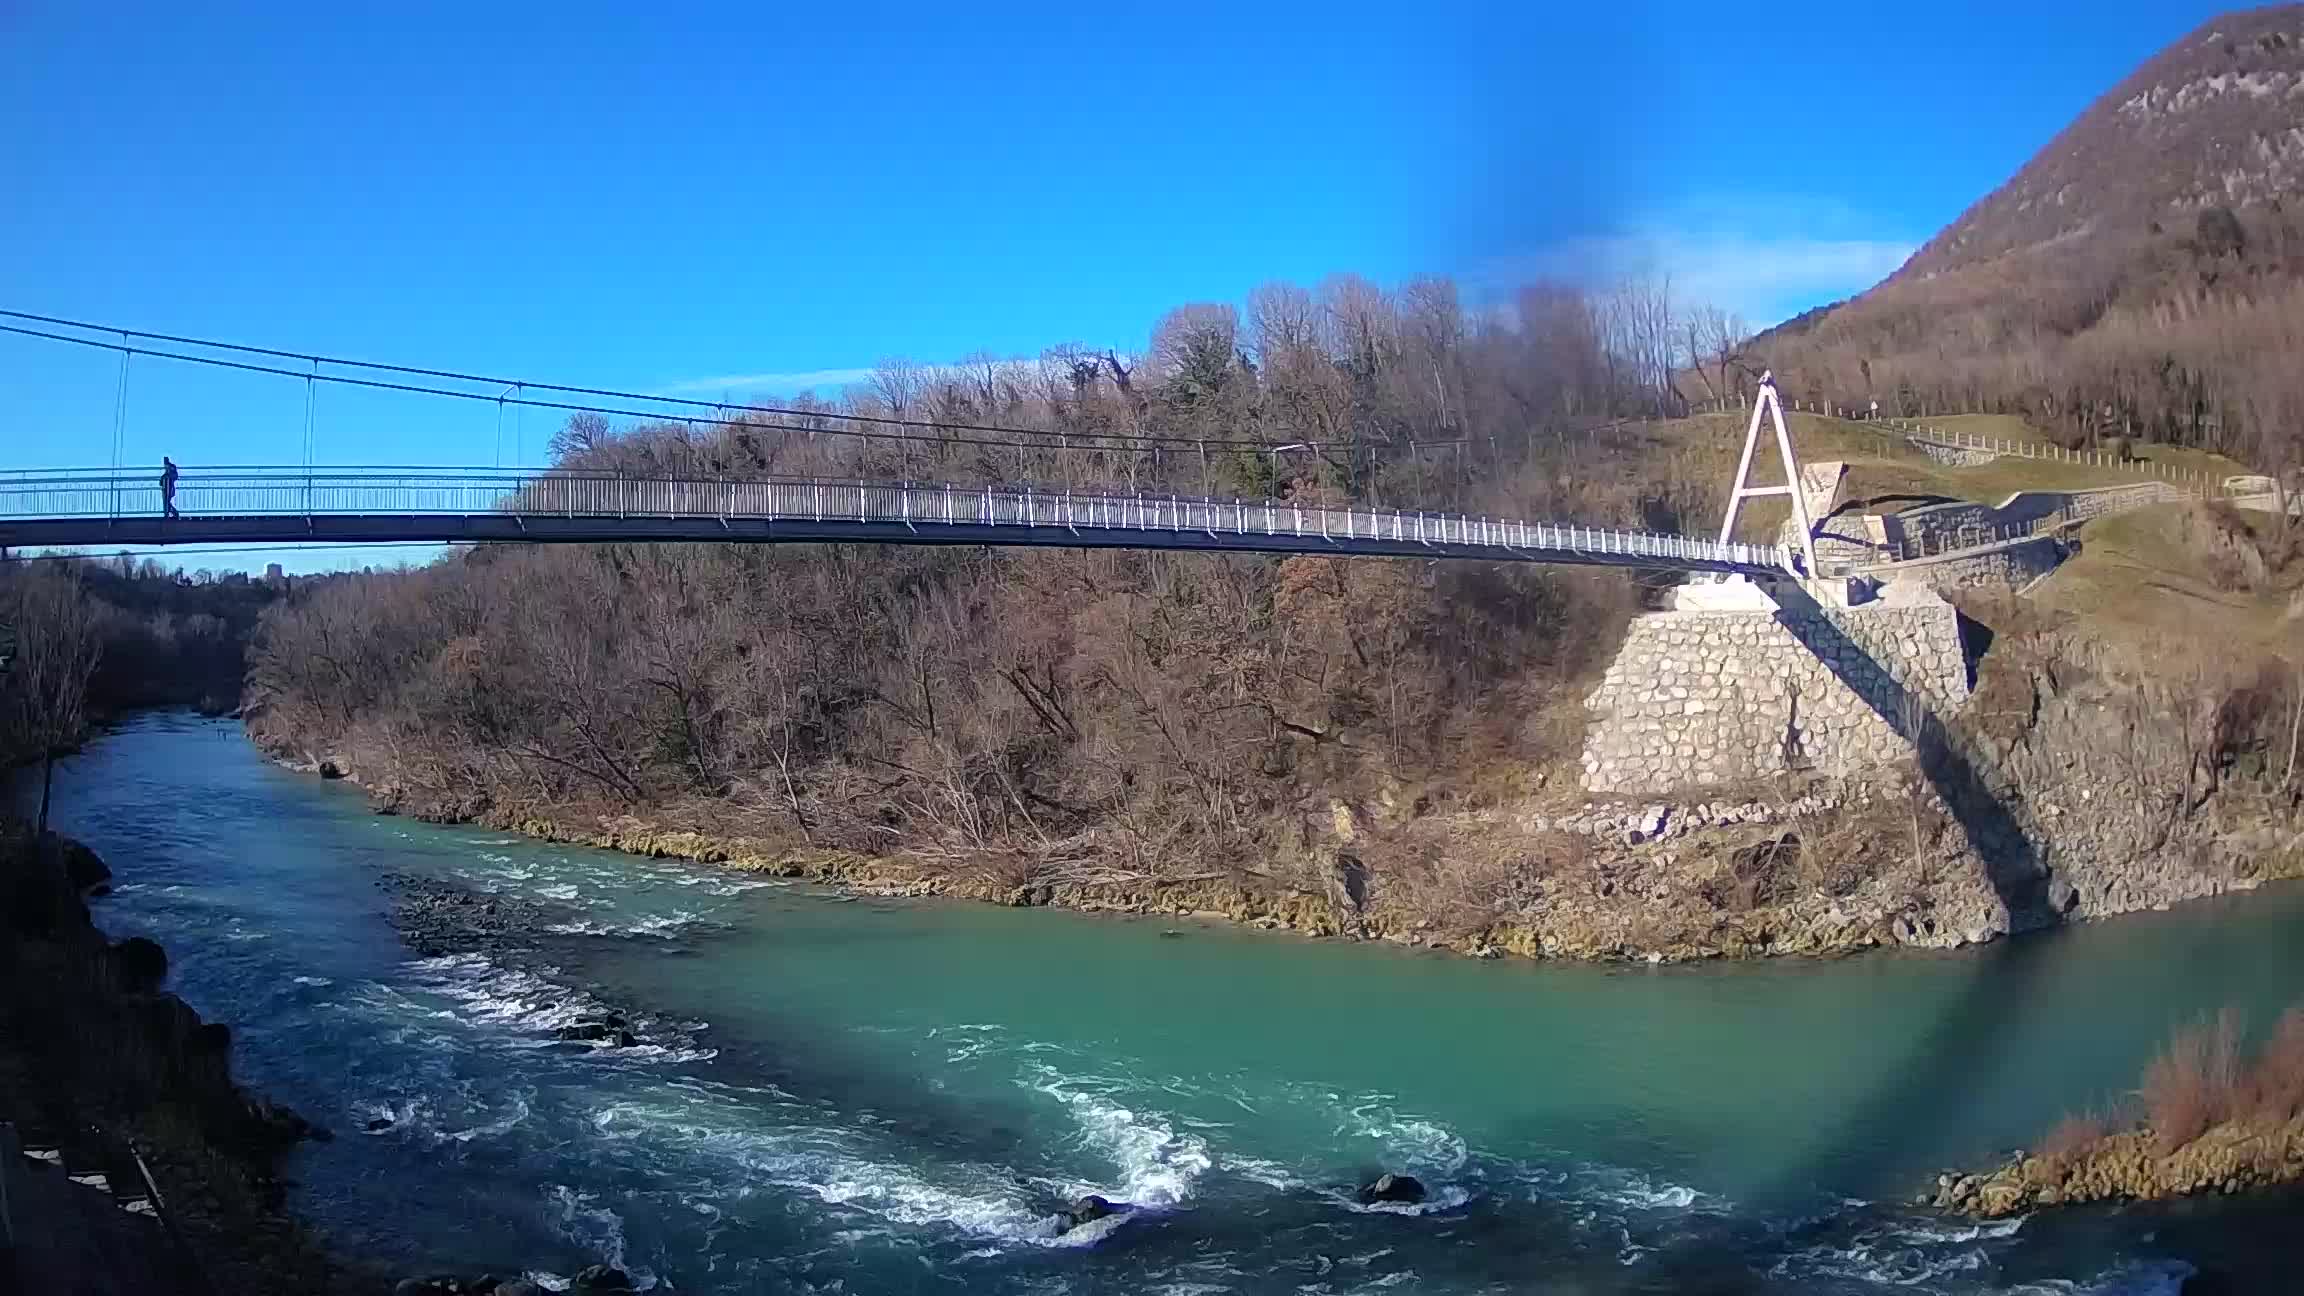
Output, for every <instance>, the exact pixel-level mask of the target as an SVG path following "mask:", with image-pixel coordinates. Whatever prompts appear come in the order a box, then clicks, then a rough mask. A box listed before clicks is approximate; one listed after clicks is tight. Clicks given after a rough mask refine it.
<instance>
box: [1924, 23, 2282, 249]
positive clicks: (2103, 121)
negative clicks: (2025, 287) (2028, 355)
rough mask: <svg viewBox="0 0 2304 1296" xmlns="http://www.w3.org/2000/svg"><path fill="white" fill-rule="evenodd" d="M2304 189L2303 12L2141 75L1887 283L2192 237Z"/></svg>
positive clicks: (2192, 42) (2160, 61) (2225, 28)
mask: <svg viewBox="0 0 2304 1296" xmlns="http://www.w3.org/2000/svg"><path fill="white" fill-rule="evenodd" d="M2299 184H2304V5H2281V6H2277V7H2273V8H2268V9H2257V10H2252V11H2248V12H2243V13H2234V14H2227V15H2225V16H2223V17H2220V18H2217V19H2215V20H2214V21H2212V22H2209V23H2207V24H2205V25H2204V26H2202V27H2201V28H2199V29H2198V30H2196V31H2194V32H2192V33H2191V34H2190V35H2188V36H2186V37H2184V38H2183V39H2182V40H2180V41H2178V42H2176V43H2175V44H2174V45H2171V46H2169V47H2168V48H2167V49H2165V50H2162V51H2161V52H2160V53H2159V54H2158V55H2155V56H2154V57H2153V58H2152V59H2150V60H2149V61H2147V62H2146V63H2145V64H2144V65H2143V66H2141V67H2139V68H2137V69H2136V71H2135V72H2133V73H2131V74H2130V75H2129V76H2128V78H2127V79H2126V80H2123V81H2121V82H2120V83H2119V84H2118V85H2116V86H2114V87H2113V88H2112V89H2111V90H2109V91H2107V92H2106V93H2105V94H2104V95H2103V97H2101V98H2099V99H2098V100H2097V101H2096V102H2095V103H2094V104H2092V105H2090V106H2089V108H2088V110H2087V111H2086V112H2084V113H2082V114H2081V115H2080V116H2079V117H2078V118H2077V119H2076V120H2074V121H2073V123H2072V124H2071V125H2070V126H2067V127H2065V128H2064V130H2063V131H2062V132H2060V133H2059V134H2058V135H2057V136H2056V138H2055V139H2053V140H2051V141H2049V143H2048V146H2047V147H2046V148H2043V149H2042V150H2040V152H2039V154H2038V155H2037V156H2035V157H2034V158H2033V159H2032V160H2031V161H2030V162H2028V163H2026V164H2025V166H2024V168H2023V170H2021V171H2018V172H2017V173H2016V175H2015V176H2014V177H2013V178H2012V179H2010V180H2009V181H2008V183H2006V184H2004V185H2002V186H2000V187H1999V188H1998V189H1996V190H1994V191H1992V192H1991V193H1990V194H1988V195H1986V196H1985V197H1984V198H1983V199H1982V200H1980V201H1979V202H1977V203H1976V205H1974V206H1973V207H1970V208H1969V209H1968V210H1967V211H1966V212H1965V213H1963V214H1962V215H1961V217H1960V219H1958V220H1956V221H1954V222H1953V223H1952V224H1951V225H1949V226H1947V227H1945V229H1944V230H1943V232H1941V233H1939V234H1938V235H1936V237H1934V238H1932V239H1930V240H1929V241H1928V242H1927V244H1926V245H1925V246H1923V247H1922V248H1921V249H1920V251H1919V252H1918V253H1917V254H1915V255H1914V256H1913V257H1912V259H1911V260H1910V261H1909V262H1907V263H1906V264H1905V266H1904V268H1903V269H1902V270H1899V271H1898V272H1897V273H1896V274H1895V275H1894V276H1893V277H1892V278H1891V279H1890V281H1889V282H1891V283H1896V282H1901V281H1906V280H1912V279H1928V278H1932V277H1934V276H1937V275H1940V274H1944V273H1946V272H1949V271H1955V270H1959V269H1961V268H1963V267H1967V266H1974V265H1979V264H1982V263H1984V262H1988V261H1990V260H1992V259H1993V258H1995V257H1999V256H2003V255H2006V254H2009V253H2020V252H2025V251H2028V250H2031V249H2035V248H2039V247H2043V246H2045V245H2048V244H2052V243H2056V242H2059V241H2064V240H2076V239H2092V238H2120V237H2122V236H2130V235H2137V234H2146V233H2149V232H2151V230H2152V227H2153V225H2154V224H2155V223H2157V224H2159V225H2160V226H2161V227H2162V228H2163V229H2168V228H2185V227H2190V226H2192V225H2193V224H2194V223H2195V222H2196V219H2197V217H2198V216H2199V214H2200V213H2202V212H2204V211H2208V210H2211V209H2213V208H2218V207H2226V208H2241V207H2247V206H2252V205H2256V204H2268V203H2272V202H2276V201H2277V200H2278V199H2279V198H2280V197H2281V196H2282V195H2283V194H2293V193H2295V192H2296V191H2297V188H2298V186H2299Z"/></svg>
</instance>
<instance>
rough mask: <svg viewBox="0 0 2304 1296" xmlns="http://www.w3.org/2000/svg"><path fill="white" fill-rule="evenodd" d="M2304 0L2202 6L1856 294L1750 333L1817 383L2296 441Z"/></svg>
mask: <svg viewBox="0 0 2304 1296" xmlns="http://www.w3.org/2000/svg"><path fill="white" fill-rule="evenodd" d="M2300 178H2304V5H2283V6H2278V7H2275V8H2269V9H2259V10H2253V11H2248V12H2244V13H2235V14H2230V15H2226V16H2224V17H2221V18H2218V19H2216V20H2214V21H2212V22H2209V23H2207V24H2205V25H2203V26H2202V27H2200V28H2199V29H2198V30H2196V31H2194V32H2192V33H2191V34H2189V35H2187V36H2185V37H2184V38H2183V39H2181V40H2179V41H2177V42H2176V43H2175V44H2173V45H2171V46H2169V47H2168V48H2167V49H2166V50H2164V51H2162V52H2161V53H2160V54H2158V55H2156V56H2155V57H2153V58H2152V59H2151V60H2149V61H2147V62H2146V63H2145V64H2144V65H2143V66H2141V67H2139V68H2138V69H2136V71H2135V72H2133V73H2132V74H2130V75H2129V76H2128V77H2127V78H2125V79H2124V80H2122V81H2121V82H2119V84H2117V85H2115V86H2114V87H2112V89H2110V90H2109V91H2108V92H2106V93H2105V94H2104V95H2103V96H2102V97H2101V98H2100V99H2098V100H2097V101H2096V102H2095V103H2094V104H2093V105H2092V106H2090V107H2089V108H2088V109H2087V111H2085V112H2083V113H2082V114H2081V115H2080V116H2079V117H2078V118H2077V119H2076V120H2074V121H2073V122H2072V124H2071V125H2070V126H2068V127H2066V128H2065V129H2064V130H2063V131H2062V132H2060V133H2059V134H2058V135H2057V136H2056V137H2055V138H2054V139H2052V140H2050V141H2049V142H2048V143H2047V145H2046V146H2045V147H2044V148H2042V149H2041V151H2040V152H2039V154H2038V155H2037V156H2035V157H2034V158H2033V159H2032V160H2031V161H2030V162H2028V163H2027V164H2026V165H2025V166H2024V167H2023V168H2022V169H2021V170H2020V171H2018V172H2017V174H2016V175H2015V176H2014V177H2013V178H2012V179H2010V180H2009V181H2008V182H2007V183H2006V184H2004V185H2002V186H2000V187H1999V188H1998V189H1996V190H1994V191H1993V192H1992V193H1990V194H1988V195H1986V196H1985V197H1984V198H1982V199H1981V200H1980V201H1978V202H1977V203H1976V204H1975V205H1974V206H1972V207H1970V208H1969V209H1968V210H1967V211H1966V212H1965V213H1963V214H1962V215H1961V216H1960V217H1959V219H1957V220H1955V221H1953V222H1952V223H1951V224H1950V225H1948V226H1946V227H1945V229H1944V230H1943V231H1942V232H1941V233H1939V234H1937V235H1936V236H1935V237H1934V238H1932V239H1930V240H1929V241H1928V242H1927V243H1926V244H1925V245H1924V246H1923V247H1922V248H1921V249H1920V251H1919V252H1918V253H1916V254H1915V255H1914V256H1913V257H1912V258H1911V260H1910V261H1909V262H1907V263H1906V264H1905V265H1904V266H1903V268H1901V269H1900V270H1898V271H1897V272H1896V273H1895V274H1894V275H1891V276H1890V277H1889V278H1888V279H1887V280H1886V281H1884V282H1882V283H1881V284H1880V285H1878V286H1877V287H1875V288H1873V289H1871V290H1870V291H1868V292H1866V293H1863V294H1861V295H1859V296H1857V297H1855V298H1853V299H1851V300H1850V301H1847V302H1844V303H1840V304H1837V305H1835V306H1830V307H1825V308H1820V309H1818V310H1815V311H1811V312H1809V313H1807V314H1805V315H1802V316H1800V317H1799V318H1797V319H1794V320H1792V321H1789V322H1787V323H1785V324H1783V325H1780V326H1779V327H1777V328H1775V329H1773V330H1770V331H1769V332H1768V333H1765V334H1763V335H1761V337H1760V338H1759V339H1757V341H1756V343H1755V345H1754V347H1753V348H1752V351H1753V353H1754V355H1753V356H1752V357H1751V358H1753V359H1755V360H1757V361H1758V363H1759V364H1765V365H1769V366H1772V367H1773V368H1774V369H1775V370H1776V372H1777V373H1778V374H1779V375H1782V376H1783V377H1784V379H1785V381H1786V383H1787V385H1788V389H1789V390H1790V391H1792V392H1793V393H1794V394H1796V395H1800V396H1805V397H1808V398H1811V399H1820V400H1832V401H1838V402H1844V403H1847V404H1851V405H1862V404H1865V403H1866V402H1868V401H1871V400H1878V401H1879V402H1880V405H1881V407H1882V409H1883V410H1884V411H1886V412H1891V413H1897V414H1903V415H1918V414H1923V413H1944V412H1948V411H1972V412H1973V411H1983V412H1993V413H2012V414H2022V415H2024V416H2025V417H2027V418H2028V419H2031V420H2032V421H2034V422H2036V423H2038V424H2039V425H2040V426H2042V427H2044V428H2049V429H2053V430H2054V431H2055V432H2056V434H2057V435H2058V436H2059V437H2060V439H2062V440H2063V441H2064V442H2065V443H2066V444H2068V445H2070V444H2078V443H2080V442H2082V441H2093V440H2095V439H2097V438H2100V437H2103V436H2113V435H2119V436H2140V437H2146V438H2150V439H2154V440H2165V441H2170V442H2175V443H2178V444H2185V445H2197V446H2203V447H2206V448H2209V449H2214V450H2221V451H2224V452H2227V453H2231V454H2234V455H2236V456H2237V457H2241V458H2244V459H2248V460H2250V461H2251V462H2255V463H2258V464H2261V465H2263V466H2266V467H2275V468H2276V467H2280V466H2283V465H2285V464H2288V463H2290V462H2291V461H2294V460H2296V459H2298V458H2299V457H2300V456H2299V452H2298V444H2299V443H2298V441H2297V439H2296V437H2295V436H2294V432H2293V429H2294V428H2296V427H2297V426H2299V424H2300V423H2304V379H2300V378H2299V376H2298V373H2297V366H2295V365H2294V363H2293V362H2292V359H2291V358H2292V357H2293V355H2294V354H2295V350H2296V347H2297V346H2298V344H2299V342H2300V340H2304V338H2300V334H2304V208H2299V207H2298V205H2297V204H2296V203H2295V202H2293V201H2291V200H2287V199H2286V197H2285V196H2286V195H2289V194H2292V193H2293V192H2294V191H2295V190H2296V189H2297V186H2298V181H2299V179H2300Z"/></svg>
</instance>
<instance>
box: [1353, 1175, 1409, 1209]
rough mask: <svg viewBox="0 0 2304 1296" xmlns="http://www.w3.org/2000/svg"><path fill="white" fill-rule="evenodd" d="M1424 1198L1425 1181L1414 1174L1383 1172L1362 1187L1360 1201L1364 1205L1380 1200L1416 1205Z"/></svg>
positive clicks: (1373, 1203) (1370, 1204)
mask: <svg viewBox="0 0 2304 1296" xmlns="http://www.w3.org/2000/svg"><path fill="white" fill-rule="evenodd" d="M1423 1200H1424V1182H1423V1181H1422V1180H1420V1179H1418V1178H1417V1177H1416V1176H1414V1175H1404V1174H1381V1175H1378V1176H1376V1178H1375V1179H1374V1180H1372V1181H1371V1182H1369V1183H1368V1184H1367V1185H1366V1186H1364V1187H1362V1188H1361V1189H1360V1202H1361V1204H1362V1205H1364V1206H1373V1205H1375V1204H1376V1203H1378V1202H1399V1203H1401V1204H1404V1205H1414V1204H1415V1203H1417V1202H1420V1201H1423Z"/></svg>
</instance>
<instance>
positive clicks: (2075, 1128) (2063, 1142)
mask: <svg viewBox="0 0 2304 1296" xmlns="http://www.w3.org/2000/svg"><path fill="white" fill-rule="evenodd" d="M2110 1132H2111V1127H2110V1125H2109V1123H2108V1122H2107V1121H2106V1120H2105V1119H2104V1117H2102V1116H2101V1115H2099V1114H2097V1113H2096V1112H2093V1111H2084V1112H2076V1113H2074V1114H2072V1115H2069V1116H2066V1117H2065V1118H2064V1119H2062V1120H2060V1121H2057V1122H2056V1124H2055V1127H2054V1128H2052V1129H2050V1130H2049V1131H2048V1136H2047V1137H2046V1138H2043V1139H2041V1140H2040V1145H2039V1146H2038V1147H2036V1148H2034V1149H2033V1154H2034V1155H2035V1156H2038V1157H2039V1158H2040V1159H2041V1160H2042V1161H2045V1162H2047V1163H2048V1164H2049V1166H2051V1167H2052V1168H2055V1169H2059V1170H2061V1169H2063V1168H2064V1167H2065V1166H2067V1165H2070V1164H2071V1163H2072V1162H2073V1161H2074V1160H2076V1159H2078V1158H2079V1156H2080V1154H2081V1153H2083V1152H2086V1151H2087V1150H2088V1149H2090V1148H2092V1147H2094V1146H2096V1144H2098V1143H2099V1142H2102V1141H2103V1138H2104V1136H2105V1135H2106V1134H2108V1133H2110Z"/></svg>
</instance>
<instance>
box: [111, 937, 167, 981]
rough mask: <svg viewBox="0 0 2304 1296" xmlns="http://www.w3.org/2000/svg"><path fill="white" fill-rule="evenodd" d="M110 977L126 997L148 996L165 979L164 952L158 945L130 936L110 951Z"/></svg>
mask: <svg viewBox="0 0 2304 1296" xmlns="http://www.w3.org/2000/svg"><path fill="white" fill-rule="evenodd" d="M112 975H113V976H114V977H115V978H116V979H117V980H118V981H119V983H120V988H121V989H122V990H125V991H127V992H129V993H130V994H150V993H152V992H153V991H155V990H158V989H159V988H160V983H161V982H163V981H165V980H167V979H168V951H167V950H164V949H162V948H160V943H159V942H158V941H152V940H146V939H145V938H144V937H142V936H131V937H129V938H128V939H126V940H124V941H122V942H120V943H119V944H117V945H115V946H113V947H112Z"/></svg>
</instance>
